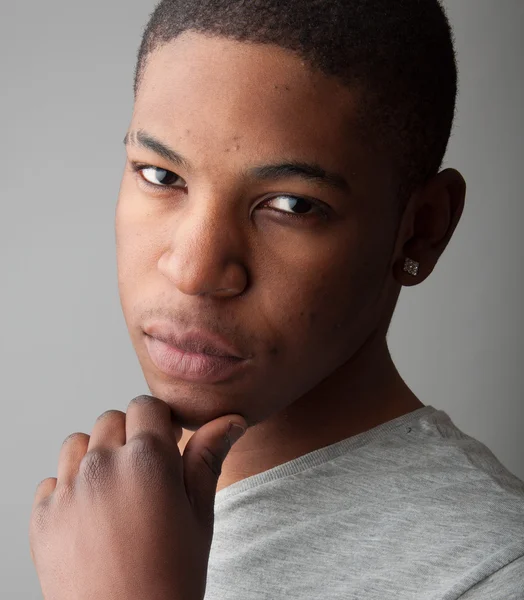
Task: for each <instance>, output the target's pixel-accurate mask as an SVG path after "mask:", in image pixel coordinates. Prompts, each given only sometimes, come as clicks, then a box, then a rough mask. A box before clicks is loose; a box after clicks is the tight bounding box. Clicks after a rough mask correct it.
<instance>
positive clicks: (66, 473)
mask: <svg viewBox="0 0 524 600" xmlns="http://www.w3.org/2000/svg"><path fill="white" fill-rule="evenodd" d="M88 445H89V436H88V435H87V433H82V432H80V431H77V432H75V433H72V434H71V435H69V436H68V437H66V439H65V440H64V441H63V443H62V447H61V448H60V454H59V457H58V478H57V479H58V481H57V485H72V484H73V482H74V480H75V477H76V475H77V473H78V467H79V465H80V463H81V461H82V459H83V458H84V456H85V454H86V452H87V447H88Z"/></svg>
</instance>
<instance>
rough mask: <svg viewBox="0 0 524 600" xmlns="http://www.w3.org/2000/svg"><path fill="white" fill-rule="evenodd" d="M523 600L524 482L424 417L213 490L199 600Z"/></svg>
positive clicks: (429, 415)
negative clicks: (205, 569)
mask: <svg viewBox="0 0 524 600" xmlns="http://www.w3.org/2000/svg"><path fill="white" fill-rule="evenodd" d="M457 598H460V599H461V600H524V482H522V481H521V480H520V479H518V478H517V477H515V476H514V475H513V474H511V473H510V472H509V471H508V470H507V469H506V468H505V467H504V466H503V465H502V464H501V463H500V462H499V461H498V460H497V458H496V457H495V456H494V455H493V453H492V452H491V451H490V450H489V449H488V448H487V447H486V446H485V445H484V444H482V443H481V442H479V441H477V440H476V439H474V438H472V437H471V436H469V435H466V434H465V433H463V432H462V431H461V430H460V429H458V428H457V427H456V426H455V425H454V424H453V423H452V421H451V419H450V418H449V416H448V415H447V413H445V412H444V411H442V410H437V409H435V408H433V407H432V406H429V405H428V406H424V407H422V408H419V409H417V410H415V411H413V412H411V413H408V414H406V415H403V416H401V417H398V418H396V419H393V420H392V421H388V422H387V423H383V424H382V425H379V426H378V427H374V428H373V429H370V430H368V431H366V432H363V433H360V434H358V435H355V436H352V437H350V438H347V439H345V440H342V441H340V442H337V443H335V444H332V445H330V446H326V447H324V448H320V449H319V450H315V451H314V452H310V453H309V454H305V455H304V456H301V457H299V458H297V459H295V460H291V461H289V462H287V463H284V464H282V465H279V466H277V467H274V468H272V469H269V470H267V471H265V472H263V473H259V474H258V475H253V476H251V477H248V478H246V479H244V480H242V481H238V482H237V483H234V484H232V485H230V486H228V487H226V488H223V489H222V490H220V491H219V492H218V493H217V495H216V498H215V526H214V535H213V542H212V545H211V553H210V557H209V566H208V577H207V588H206V595H205V600H320V599H322V600H421V599H424V600H426V599H427V600H456V599H457Z"/></svg>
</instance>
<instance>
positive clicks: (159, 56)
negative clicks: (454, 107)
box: [133, 33, 357, 147]
mask: <svg viewBox="0 0 524 600" xmlns="http://www.w3.org/2000/svg"><path fill="white" fill-rule="evenodd" d="M356 109H357V98H356V93H355V92H353V93H352V92H351V91H350V90H348V89H347V88H345V87H343V86H342V85H341V84H340V83H339V82H338V81H337V80H336V79H334V78H329V77H325V76H323V75H322V74H321V73H317V72H316V71H313V70H312V69H311V68H310V67H309V66H308V64H307V63H306V62H305V61H304V60H303V59H301V58H300V57H298V56H296V55H294V54H293V53H291V52H289V51H286V50H285V49H282V48H280V47H278V46H273V45H262V44H250V43H249V44H248V43H245V42H237V41H233V40H228V39H225V38H218V37H208V36H204V35H201V34H195V33H184V34H182V35H181V36H180V37H178V38H177V39H175V40H174V41H172V42H170V43H168V44H165V45H164V46H162V47H161V48H160V49H159V50H156V51H154V52H153V53H152V54H151V55H150V56H149V59H148V62H147V66H146V68H145V71H144V74H143V79H142V83H141V86H140V90H139V93H138V96H137V99H136V103H135V109H134V115H133V117H134V119H136V120H137V121H139V120H140V121H144V122H145V121H146V120H147V124H148V125H151V124H152V123H153V122H157V123H158V125H159V126H161V127H163V128H165V127H167V128H168V129H171V126H172V129H173V130H175V129H179V128H180V127H183V126H185V124H187V125H188V126H189V125H190V128H191V134H192V136H198V135H199V134H205V137H206V140H207V142H209V141H210V139H209V138H210V137H211V138H215V139H216V140H226V139H228V138H231V136H233V137H236V136H240V137H243V138H246V141H247V138H249V139H250V141H252V140H253V139H257V140H258V141H259V143H263V142H264V140H265V139H268V138H271V139H272V142H274V141H275V139H278V140H280V142H281V143H283V144H285V141H286V140H288V142H289V144H290V145H292V146H293V147H296V145H297V144H302V143H305V144H306V145H308V146H309V145H311V146H317V147H318V146H323V145H325V144H327V145H330V144H336V143H337V142H338V141H339V140H341V139H343V137H344V134H347V129H348V127H350V126H351V121H352V118H353V120H355V118H356ZM136 124H138V123H135V125H136ZM144 124H145V123H144ZM148 129H150V127H148ZM228 141H229V140H228Z"/></svg>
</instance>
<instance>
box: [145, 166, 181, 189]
mask: <svg viewBox="0 0 524 600" xmlns="http://www.w3.org/2000/svg"><path fill="white" fill-rule="evenodd" d="M138 171H139V172H140V174H141V175H142V177H143V178H144V179H145V180H146V181H147V182H148V183H150V184H151V185H156V186H159V187H165V186H171V185H173V184H174V183H175V182H176V181H177V179H180V180H181V181H184V180H183V179H182V178H181V177H179V176H178V175H177V174H176V173H173V171H168V170H167V169H160V168H159V167H152V166H148V167H143V168H140V169H138Z"/></svg>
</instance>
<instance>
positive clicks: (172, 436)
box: [126, 395, 182, 446]
mask: <svg viewBox="0 0 524 600" xmlns="http://www.w3.org/2000/svg"><path fill="white" fill-rule="evenodd" d="M141 433H151V434H153V435H155V436H157V437H159V438H161V439H163V440H165V441H166V442H169V443H172V444H174V445H175V446H176V444H177V443H178V440H179V439H180V438H181V437H182V427H181V426H180V425H179V424H178V423H177V422H176V420H175V415H174V413H173V411H172V410H171V408H170V407H169V405H168V404H167V403H166V402H164V401H163V400H160V399H159V398H155V397H154V396H146V395H142V396H137V397H136V398H133V400H131V402H130V403H129V406H128V408H127V413H126V440H127V441H129V440H130V439H131V438H132V437H134V436H136V435H138V434H141Z"/></svg>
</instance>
